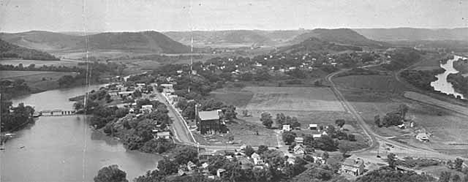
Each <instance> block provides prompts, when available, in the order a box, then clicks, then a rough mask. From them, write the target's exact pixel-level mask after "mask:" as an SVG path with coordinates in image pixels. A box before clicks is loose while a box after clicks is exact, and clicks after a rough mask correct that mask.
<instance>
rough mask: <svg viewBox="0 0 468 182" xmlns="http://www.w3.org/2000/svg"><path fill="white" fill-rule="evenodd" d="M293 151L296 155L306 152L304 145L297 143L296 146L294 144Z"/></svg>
mask: <svg viewBox="0 0 468 182" xmlns="http://www.w3.org/2000/svg"><path fill="white" fill-rule="evenodd" d="M293 152H294V154H296V155H302V154H304V153H305V150H304V146H302V145H296V146H294V148H293Z"/></svg>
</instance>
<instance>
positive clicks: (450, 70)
mask: <svg viewBox="0 0 468 182" xmlns="http://www.w3.org/2000/svg"><path fill="white" fill-rule="evenodd" d="M460 58H463V57H460V56H454V58H453V59H449V60H448V61H447V63H445V64H440V67H441V68H443V69H445V72H444V73H441V74H438V75H436V77H437V80H436V81H434V82H431V86H432V87H433V88H434V90H437V91H440V92H442V93H445V94H447V95H454V96H455V97H461V98H462V99H465V98H464V97H463V95H462V94H460V93H458V92H456V91H455V89H454V88H453V85H452V84H451V83H450V82H448V81H447V77H448V75H449V74H456V73H458V71H457V70H456V69H455V68H454V67H453V62H454V61H458V60H459V59H460ZM463 59H466V58H463Z"/></svg>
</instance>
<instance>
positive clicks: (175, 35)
mask: <svg viewBox="0 0 468 182" xmlns="http://www.w3.org/2000/svg"><path fill="white" fill-rule="evenodd" d="M164 34H165V35H167V36H168V37H170V38H172V39H174V40H176V41H179V42H181V43H183V44H186V45H190V44H191V41H192V37H193V43H194V45H197V46H215V47H216V46H217V45H224V46H225V45H236V46H251V45H269V44H272V43H273V42H272V40H271V39H270V38H268V37H267V36H265V35H262V34H260V33H258V32H256V31H253V30H227V31H194V32H165V33H164Z"/></svg>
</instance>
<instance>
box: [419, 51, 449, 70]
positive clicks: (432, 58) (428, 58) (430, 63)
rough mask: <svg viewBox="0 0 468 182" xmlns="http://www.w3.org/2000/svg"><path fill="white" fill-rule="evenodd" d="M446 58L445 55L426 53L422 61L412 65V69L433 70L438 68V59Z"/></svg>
mask: <svg viewBox="0 0 468 182" xmlns="http://www.w3.org/2000/svg"><path fill="white" fill-rule="evenodd" d="M444 58H446V55H439V54H427V55H425V56H424V58H423V61H421V62H419V63H416V64H415V65H414V67H413V69H414V70H434V69H439V68H440V60H442V59H444Z"/></svg>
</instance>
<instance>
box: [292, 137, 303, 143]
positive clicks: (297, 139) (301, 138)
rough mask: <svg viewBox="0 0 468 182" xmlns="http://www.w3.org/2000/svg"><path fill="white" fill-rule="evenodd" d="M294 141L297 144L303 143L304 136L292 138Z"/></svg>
mask: <svg viewBox="0 0 468 182" xmlns="http://www.w3.org/2000/svg"><path fill="white" fill-rule="evenodd" d="M294 142H296V143H297V144H302V143H304V137H296V138H294Z"/></svg>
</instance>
